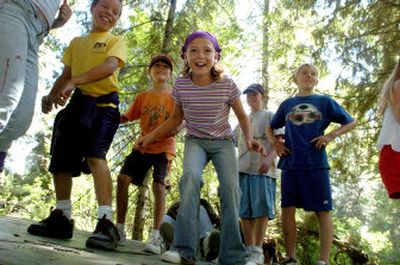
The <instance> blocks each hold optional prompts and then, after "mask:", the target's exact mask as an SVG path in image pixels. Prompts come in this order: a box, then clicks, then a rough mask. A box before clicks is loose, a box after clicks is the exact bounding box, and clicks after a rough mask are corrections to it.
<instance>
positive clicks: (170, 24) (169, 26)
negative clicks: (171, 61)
mask: <svg viewBox="0 0 400 265" xmlns="http://www.w3.org/2000/svg"><path fill="white" fill-rule="evenodd" d="M175 11H176V0H171V5H170V7H169V12H168V18H167V22H166V23H165V33H164V41H163V44H162V48H161V53H168V52H170V50H171V48H170V47H171V38H172V31H173V29H174V19H175Z"/></svg>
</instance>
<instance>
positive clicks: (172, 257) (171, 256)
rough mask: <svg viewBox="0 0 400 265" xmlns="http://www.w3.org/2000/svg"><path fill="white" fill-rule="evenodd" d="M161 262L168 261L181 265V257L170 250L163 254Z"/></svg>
mask: <svg viewBox="0 0 400 265" xmlns="http://www.w3.org/2000/svg"><path fill="white" fill-rule="evenodd" d="M161 260H163V261H167V262H170V263H174V264H181V260H182V259H181V255H179V253H178V252H176V251H173V250H168V251H165V252H164V253H162V255H161Z"/></svg>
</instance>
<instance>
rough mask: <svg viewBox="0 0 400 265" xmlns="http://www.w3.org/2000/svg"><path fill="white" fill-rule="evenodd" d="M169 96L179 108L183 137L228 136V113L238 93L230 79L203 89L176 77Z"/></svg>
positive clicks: (214, 137) (189, 81)
mask: <svg viewBox="0 0 400 265" xmlns="http://www.w3.org/2000/svg"><path fill="white" fill-rule="evenodd" d="M172 96H173V98H174V100H175V102H176V104H177V105H180V106H181V107H182V110H183V116H184V120H185V121H186V129H187V135H189V136H195V137H199V138H205V139H223V138H227V137H232V135H233V134H232V129H231V126H230V124H229V110H230V107H231V105H232V104H233V102H234V101H235V100H236V99H238V98H239V97H240V91H239V89H238V87H237V86H236V84H235V82H234V81H233V80H232V79H231V78H230V77H224V78H223V79H222V80H221V81H215V82H213V83H211V84H210V85H208V86H204V87H200V86H197V85H195V84H193V82H192V80H191V79H190V77H178V78H177V79H176V82H175V88H174V89H173V91H172Z"/></svg>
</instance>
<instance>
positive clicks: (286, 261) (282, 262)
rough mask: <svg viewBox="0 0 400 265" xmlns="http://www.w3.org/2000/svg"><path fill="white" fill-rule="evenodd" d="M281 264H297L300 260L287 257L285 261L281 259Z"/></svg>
mask: <svg viewBox="0 0 400 265" xmlns="http://www.w3.org/2000/svg"><path fill="white" fill-rule="evenodd" d="M279 264H281V265H297V264H298V262H297V260H296V259H294V258H289V257H287V258H285V259H284V260H283V261H281V262H280V263H279Z"/></svg>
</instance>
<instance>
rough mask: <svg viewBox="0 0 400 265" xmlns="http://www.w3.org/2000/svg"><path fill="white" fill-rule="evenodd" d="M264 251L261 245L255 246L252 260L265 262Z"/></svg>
mask: <svg viewBox="0 0 400 265" xmlns="http://www.w3.org/2000/svg"><path fill="white" fill-rule="evenodd" d="M264 259H265V257H264V252H263V249H262V248H261V247H254V248H253V253H252V261H253V262H255V263H257V264H264Z"/></svg>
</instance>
